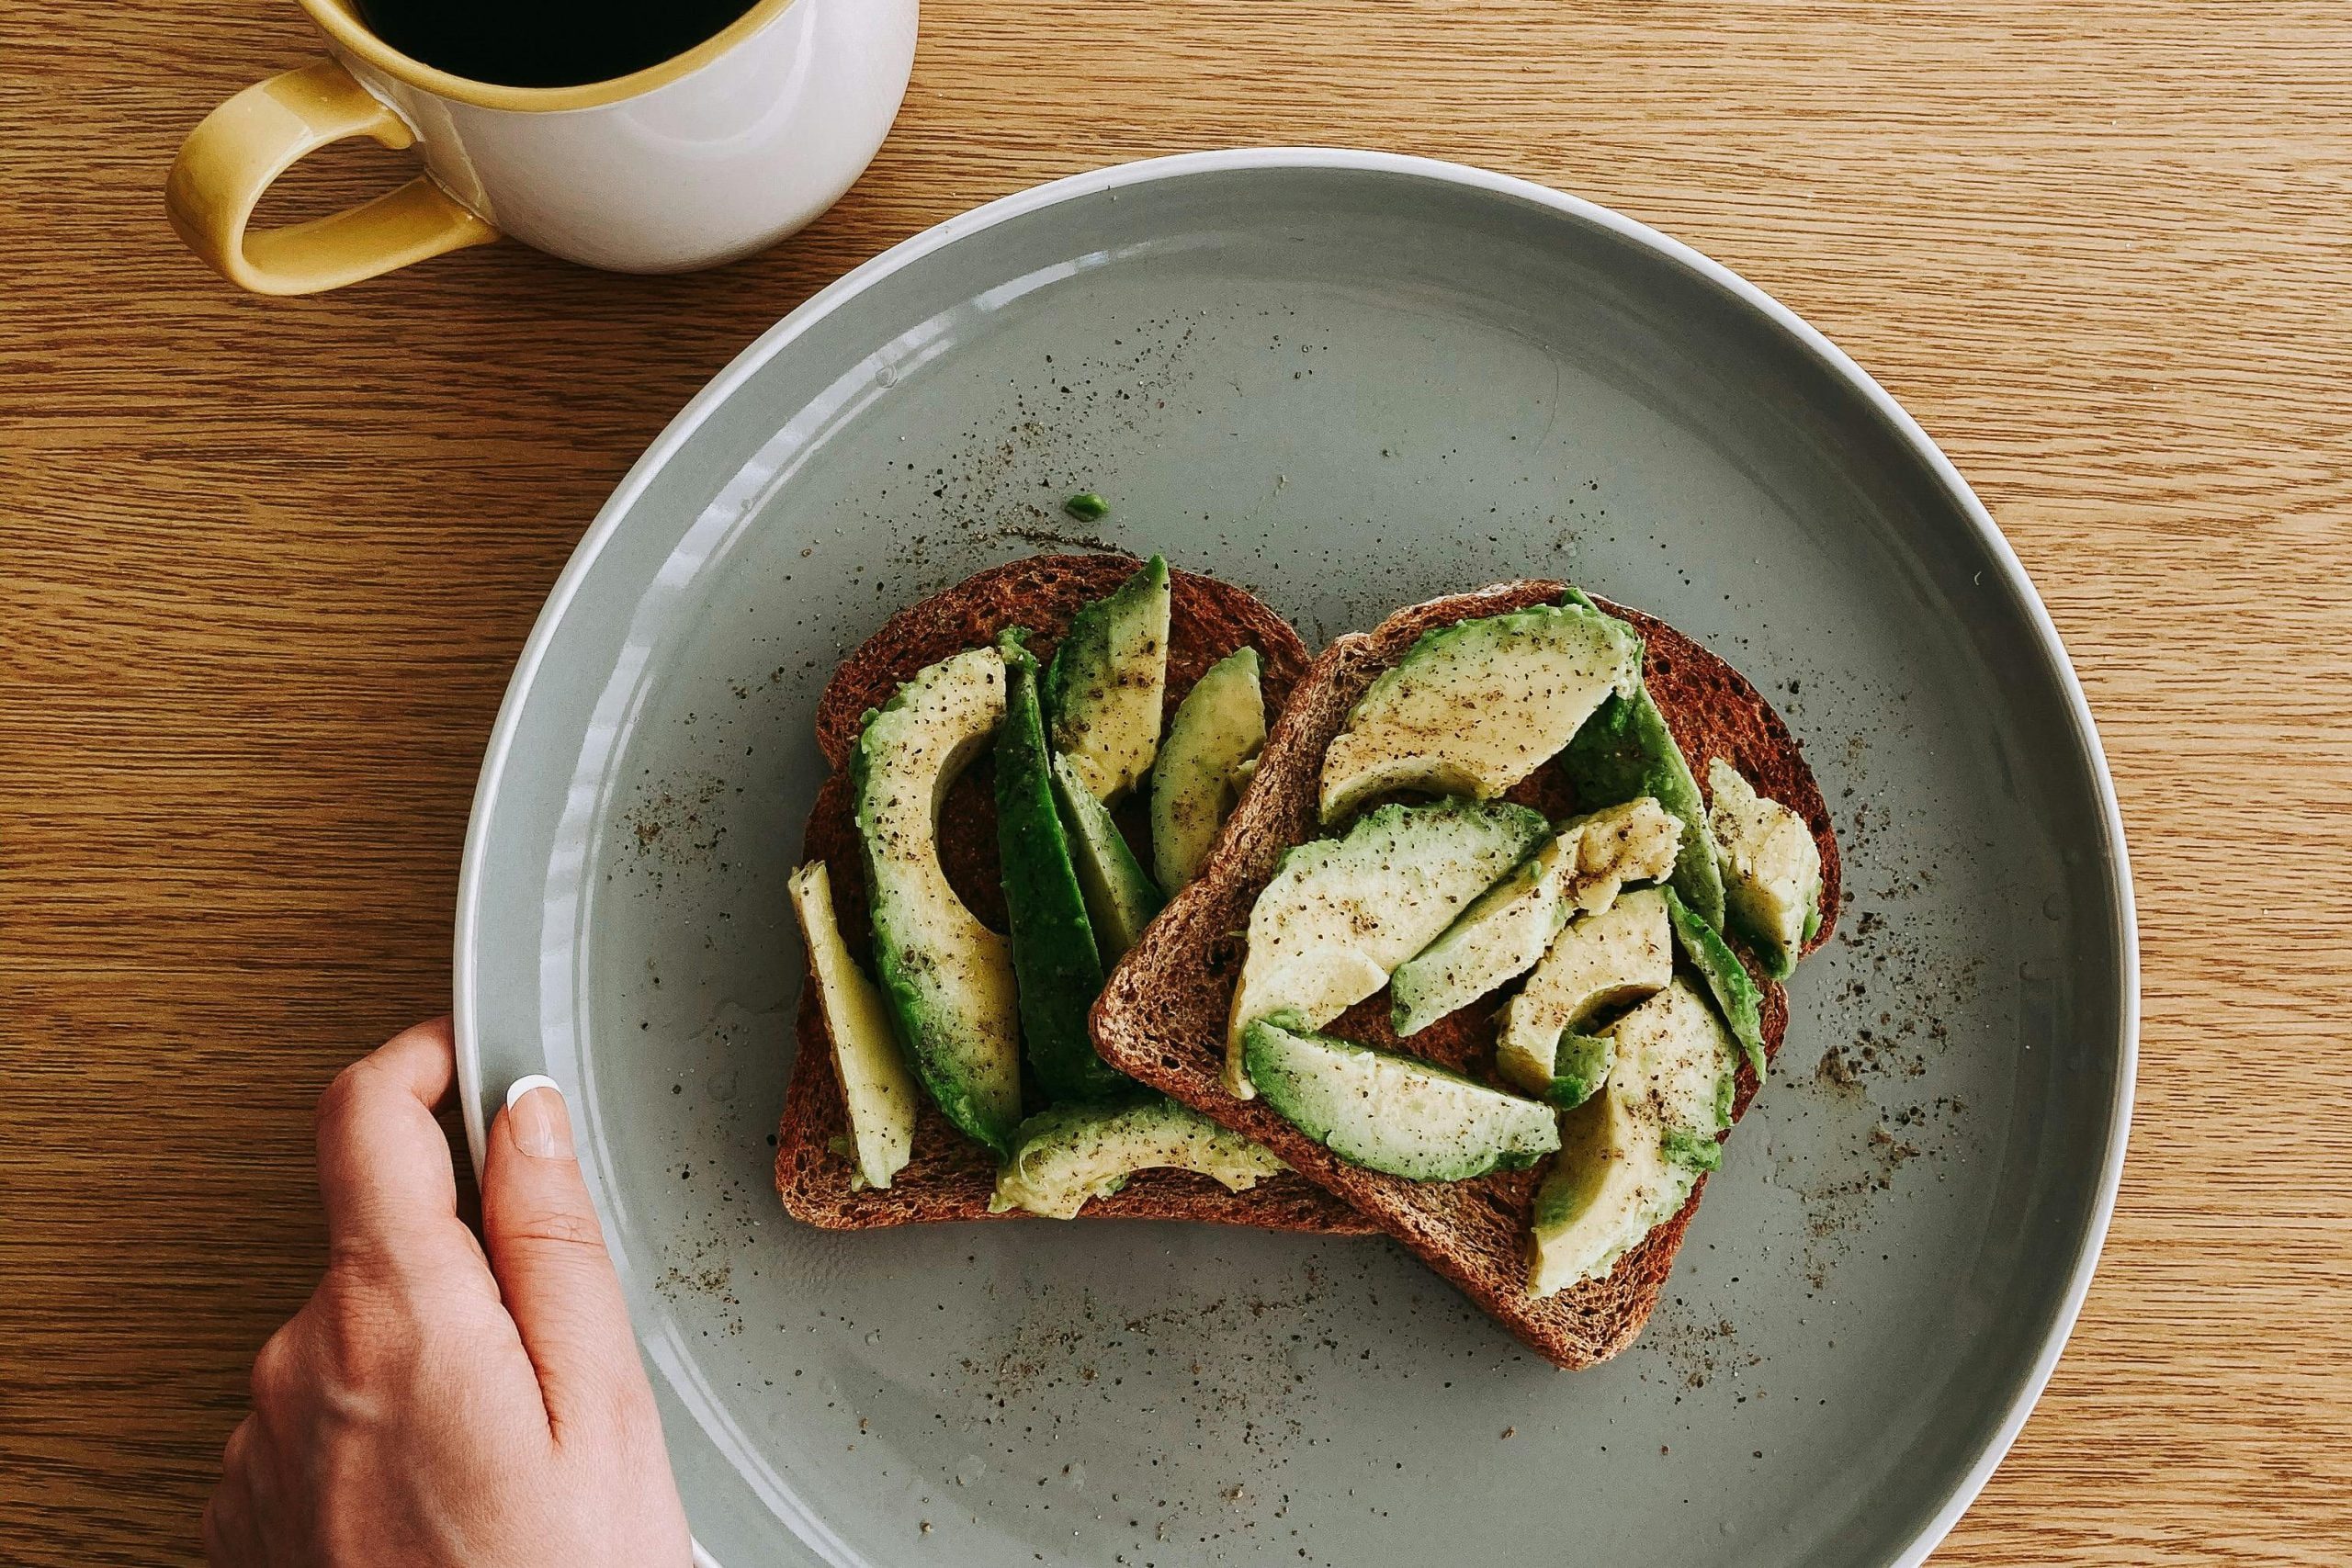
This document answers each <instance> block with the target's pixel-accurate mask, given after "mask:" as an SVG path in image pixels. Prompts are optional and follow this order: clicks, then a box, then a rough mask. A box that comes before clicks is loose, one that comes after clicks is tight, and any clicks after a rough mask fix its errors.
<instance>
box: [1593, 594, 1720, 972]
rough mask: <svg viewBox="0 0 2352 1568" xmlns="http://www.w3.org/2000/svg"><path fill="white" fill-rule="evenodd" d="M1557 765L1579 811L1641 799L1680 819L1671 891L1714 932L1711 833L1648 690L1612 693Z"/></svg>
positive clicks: (1716, 886) (1687, 768)
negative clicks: (1646, 798)
mask: <svg viewBox="0 0 2352 1568" xmlns="http://www.w3.org/2000/svg"><path fill="white" fill-rule="evenodd" d="M1616 624H1617V625H1620V626H1622V625H1623V624H1624V623H1623V622H1618V623H1616ZM1560 765H1561V767H1562V768H1563V769H1564V770H1565V771H1566V773H1567V777H1568V784H1569V785H1570V787H1572V788H1573V789H1574V790H1575V791H1576V796H1577V806H1578V807H1582V808H1584V809H1586V810H1592V809H1595V808H1597V807H1603V806H1614V805H1616V804H1617V803H1618V802H1620V801H1626V800H1634V799H1638V798H1639V797H1641V796H1643V795H1653V796H1655V797H1656V798H1657V803H1658V804H1659V805H1660V806H1663V807H1666V809H1667V810H1668V811H1669V812H1671V813H1673V814H1674V815H1675V816H1676V817H1677V818H1680V819H1681V822H1682V840H1681V844H1680V846H1679V848H1678V849H1677V851H1676V852H1675V862H1674V878H1673V880H1674V888H1675V891H1676V892H1678V893H1679V894H1681V895H1682V901H1683V902H1684V903H1686V904H1688V905H1690V906H1691V908H1692V909H1694V910H1696V911H1697V912H1698V914H1699V917H1700V919H1703V920H1705V921H1706V922H1707V923H1708V924H1709V925H1711V926H1713V927H1714V928H1715V929H1716V930H1718V931H1720V930H1722V929H1723V923H1724V878H1723V870H1722V868H1721V867H1720V866H1719V865H1717V863H1716V855H1717V850H1716V848H1715V838H1714V834H1713V832H1711V831H1710V830H1709V829H1708V827H1707V807H1706V802H1705V801H1704V800H1703V799H1702V798H1701V797H1700V795H1699V781H1698V780H1697V779H1695V778H1693V777H1692V776H1691V764H1690V762H1689V761H1687V760H1686V759H1685V758H1684V757H1683V755H1682V749H1681V748H1680V747H1679V746H1678V745H1676V744H1675V740H1674V732H1673V730H1671V729H1670V728H1668V726H1667V722H1666V716H1665V715H1664V714H1662V713H1660V712H1659V711H1658V706H1657V703H1656V702H1655V701H1653V700H1652V699H1651V697H1650V692H1649V688H1648V687H1647V686H1637V687H1635V689H1634V694H1633V695H1632V696H1631V697H1625V696H1619V695H1614V694H1612V695H1611V697H1610V698H1609V700H1608V701H1607V702H1604V703H1602V704H1601V705H1600V709H1599V711H1597V712H1595V713H1594V714H1593V716H1591V717H1590V718H1589V719H1588V720H1586V722H1585V725H1584V728H1581V729H1579V730H1577V734H1576V739H1573V740H1571V741H1569V742H1568V746H1567V750H1566V751H1564V752H1562V753H1561V756H1560Z"/></svg>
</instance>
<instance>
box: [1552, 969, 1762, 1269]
mask: <svg viewBox="0 0 2352 1568" xmlns="http://www.w3.org/2000/svg"><path fill="white" fill-rule="evenodd" d="M1604 1033H1605V1034H1606V1035H1607V1036H1608V1037H1609V1038H1610V1040H1611V1045H1612V1052H1613V1058H1614V1059H1613V1060H1612V1061H1611V1065H1610V1068H1609V1077H1608V1081H1607V1083H1606V1084H1605V1085H1604V1086H1603V1087H1602V1089H1601V1091H1600V1093H1599V1094H1597V1095H1595V1096H1593V1097H1592V1098H1591V1099H1590V1100H1588V1101H1586V1102H1585V1103H1584V1104H1582V1105H1580V1106H1578V1107H1577V1108H1576V1109H1575V1110H1573V1111H1568V1112H1567V1113H1566V1114H1565V1115H1563V1116H1562V1117H1561V1118H1560V1144H1561V1146H1560V1157H1559V1158H1557V1159H1555V1160H1554V1161H1553V1162H1552V1168H1551V1169H1550V1170H1549V1171H1548V1172H1546V1173H1545V1175H1544V1182H1543V1185H1542V1186H1540V1187H1538V1188H1537V1189H1536V1193H1535V1213H1534V1217H1533V1222H1532V1228H1531V1231H1530V1235H1529V1241H1528V1277H1527V1289H1528V1293H1529V1294H1530V1295H1532V1296H1545V1295H1549V1294H1551V1293H1552V1292H1555V1291H1557V1290H1560V1289H1562V1288H1564V1287H1566V1286H1568V1285H1572V1284H1575V1283H1576V1282H1577V1281H1578V1280H1589V1279H1599V1278H1600V1277H1601V1276H1603V1275H1605V1274H1607V1273H1608V1272H1609V1270H1610V1269H1611V1268H1613V1267H1614V1266H1615V1265H1616V1262H1617V1259H1618V1258H1622V1257H1623V1256H1624V1255H1625V1253H1626V1252H1627V1251H1629V1250H1630V1249H1632V1248H1633V1247H1636V1246H1638V1245H1639V1244H1640V1242H1641V1240H1642V1238H1643V1237H1644V1236H1646V1235H1649V1233H1650V1232H1651V1231H1652V1230H1653V1229H1655V1228H1656V1227H1657V1225H1659V1224H1662V1223H1664V1222H1665V1221H1667V1220H1669V1219H1671V1218H1673V1217H1674V1215H1675V1214H1676V1213H1679V1212H1680V1210H1681V1208H1682V1205H1683V1203H1684V1202H1685V1201H1688V1200H1689V1198H1690V1196H1691V1189H1692V1188H1693V1187H1694V1186H1695V1185H1696V1184H1697V1182H1698V1179H1699V1176H1700V1174H1701V1173H1702V1171H1706V1170H1713V1169H1714V1168H1716V1167H1717V1166H1718V1165H1720V1164H1721V1163H1722V1158H1723V1153H1722V1147H1721V1145H1720V1144H1719V1143H1718V1142H1717V1140H1716V1134H1718V1133H1720V1132H1722V1131H1723V1130H1724V1128H1725V1127H1728V1126H1729V1125H1730V1124H1731V1099H1732V1085H1733V1074H1734V1072H1735V1071H1736V1063H1737V1056H1736V1054H1735V1053H1736V1046H1735V1045H1734V1043H1733V1042H1732V1038H1731V1035H1730V1034H1729V1032H1726V1031H1725V1030H1724V1025H1723V1021H1722V1020H1721V1019H1720V1018H1718V1017H1717V1016H1716V1014H1715V1010H1714V1009H1713V1008H1712V1007H1710V1006H1708V1005H1707V1002H1706V1000H1705V999H1704V998H1702V997H1701V996H1700V995H1699V993H1698V992H1697V991H1695V990H1693V989H1692V988H1691V985H1690V983H1689V982H1688V981H1686V980H1682V979H1679V978H1677V979H1675V980H1674V981H1672V982H1671V983H1669V984H1668V986H1667V987H1666V988H1665V989H1664V990H1662V991H1660V992H1658V993H1657V995H1656V996H1654V997H1652V998H1649V1000H1647V1001H1645V1002H1643V1003H1642V1004H1641V1005H1639V1006H1638V1007H1636V1008H1634V1010H1632V1011H1630V1012H1628V1013H1626V1014H1625V1015H1624V1017H1623V1018H1621V1019H1619V1020H1618V1021H1616V1022H1615V1023H1614V1024H1612V1025H1611V1026H1610V1027H1609V1028H1608V1029H1607V1030H1606V1031H1604Z"/></svg>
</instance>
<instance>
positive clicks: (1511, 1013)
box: [1495, 887, 1674, 1100]
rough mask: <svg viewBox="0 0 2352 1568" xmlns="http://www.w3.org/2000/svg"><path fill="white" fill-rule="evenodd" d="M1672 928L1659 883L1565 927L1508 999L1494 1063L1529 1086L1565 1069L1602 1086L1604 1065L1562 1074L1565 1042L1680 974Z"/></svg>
mask: <svg viewBox="0 0 2352 1568" xmlns="http://www.w3.org/2000/svg"><path fill="white" fill-rule="evenodd" d="M1671 932H1672V928H1671V920H1670V919H1669V915H1668V908H1667V902H1666V894H1665V892H1664V891H1663V890H1662V889H1659V888H1656V887H1645V888H1643V889H1641V890H1640V891H1638V892H1634V893H1627V894H1623V895H1622V896H1621V897H1618V898H1617V900H1616V901H1615V902H1613V903H1611V905H1610V906H1609V908H1606V909H1603V910H1601V911H1600V913H1599V914H1594V915H1587V916H1585V917H1583V918H1582V919H1577V920H1572V921H1570V922H1569V923H1568V924H1567V925H1566V926H1565V927H1563V928H1562V929H1561V931H1560V934H1559V935H1558V936H1556V937H1555V938H1554V939H1553V941H1552V945H1551V946H1550V947H1549V948H1547V949H1545V950H1544V957H1543V959H1542V960H1541V961H1540V962H1539V963H1538V964H1536V965H1535V968H1534V969H1533V971H1532V973H1530V974H1529V975H1528V976H1527V984H1525V985H1524V986H1521V987H1520V989H1519V994H1518V995H1517V996H1515V997H1513V998H1511V999H1510V1001H1509V1002H1508V1003H1506V1004H1504V1007H1503V1010H1502V1015H1501V1020H1500V1023H1501V1028H1500V1030H1499V1032H1498V1033H1497V1035H1496V1038H1495V1070H1496V1071H1497V1072H1498V1073H1499V1074H1501V1076H1502V1077H1503V1078H1504V1080H1505V1081H1506V1082H1509V1083H1510V1084H1513V1085H1515V1086H1516V1087H1518V1088H1520V1089H1524V1090H1526V1091H1527V1092H1528V1093H1530V1094H1550V1093H1551V1092H1553V1086H1554V1084H1555V1081H1556V1080H1557V1079H1558V1078H1560V1077H1563V1076H1577V1077H1589V1080H1590V1081H1589V1083H1588V1084H1587V1086H1586V1087H1587V1090H1588V1092H1589V1089H1592V1088H1597V1087H1599V1082H1600V1075H1599V1074H1598V1073H1592V1074H1589V1075H1588V1074H1581V1073H1579V1074H1572V1075H1564V1074H1563V1072H1562V1071H1561V1068H1560V1058H1561V1055H1562V1054H1563V1053H1564V1052H1565V1051H1566V1043H1567V1041H1568V1039H1570V1038H1572V1037H1573V1036H1575V1035H1576V1034H1577V1032H1579V1031H1581V1030H1582V1029H1583V1028H1584V1027H1585V1025H1587V1024H1589V1022H1591V1021H1592V1020H1593V1019H1594V1018H1595V1017H1597V1016H1598V1015H1599V1014H1600V1013H1601V1012H1602V1011H1604V1010H1607V1009H1609V1008H1612V1007H1618V1006H1622V1005H1623V1004H1624V1003H1627V1002H1631V1001H1636V1000H1639V999H1640V998H1644V997H1647V996H1650V995H1652V994H1653V993H1655V992H1657V991H1661V990H1664V989H1665V988H1666V986H1667V983H1668V981H1670V980H1672V979H1673V978H1674V939H1673V936H1672V934H1671ZM1604 1065H1605V1064H1604ZM1576 1098H1577V1100H1582V1099H1584V1098H1585V1096H1584V1095H1577V1096H1576Z"/></svg>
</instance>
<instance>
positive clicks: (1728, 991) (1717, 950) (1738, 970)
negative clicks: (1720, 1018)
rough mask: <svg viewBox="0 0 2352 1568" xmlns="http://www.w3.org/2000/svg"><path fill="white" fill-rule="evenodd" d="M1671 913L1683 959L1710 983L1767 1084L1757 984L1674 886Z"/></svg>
mask: <svg viewBox="0 0 2352 1568" xmlns="http://www.w3.org/2000/svg"><path fill="white" fill-rule="evenodd" d="M1665 892H1666V903H1667V913H1668V917H1669V918H1670V919H1672V920H1673V922H1674V943H1675V945H1676V946H1677V947H1679V948H1680V949H1681V950H1682V956H1683V957H1684V958H1685V959H1686V960H1688V961H1689V963H1690V964H1691V968H1693V969H1695V970H1697V971H1698V973H1699V978H1701V979H1702V980H1704V981H1705V982H1706V983H1707V990H1708V992H1709V994H1711V995H1712V996H1713V998H1715V1008H1716V1010H1718V1011H1720V1012H1721V1013H1722V1014H1723V1015H1724V1022H1726V1023H1728V1024H1730V1025H1731V1033H1732V1038H1733V1039H1735V1040H1736V1041H1738V1042H1739V1048H1740V1050H1741V1051H1743V1052H1744V1053H1746V1054H1747V1065H1748V1066H1751V1067H1754V1068H1755V1069H1756V1079H1757V1082H1758V1083H1759V1084H1760V1083H1761V1082H1763V1081H1764V1074H1765V1070H1766V1065H1765V1055H1764V998H1763V997H1762V996H1761V995H1760V994H1758V991H1757V989H1756V982H1755V981H1754V980H1752V979H1750V978H1748V975H1747V966H1746V965H1744V964H1741V963H1740V961H1739V955H1738V954H1737V953H1734V952H1732V950H1731V944H1730V943H1728V942H1724V939H1723V938H1722V936H1721V935H1719V934H1718V933H1717V932H1716V931H1715V928H1714V927H1713V926H1711V925H1709V924H1708V923H1707V922H1706V921H1704V920H1702V919H1700V918H1699V916H1698V912H1697V911H1696V910H1694V909H1692V908H1691V906H1690V905H1688V904H1685V903H1684V902H1683V901H1682V897H1681V895H1680V894H1679V893H1677V892H1675V890H1674V889H1673V888H1671V887H1668V888H1667V889H1666V890H1665Z"/></svg>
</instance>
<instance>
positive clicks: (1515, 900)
mask: <svg viewBox="0 0 2352 1568" xmlns="http://www.w3.org/2000/svg"><path fill="white" fill-rule="evenodd" d="M1574 858H1575V850H1574V848H1573V847H1572V846H1568V847H1564V846H1563V845H1562V843H1561V840H1558V839H1546V840H1544V842H1543V843H1542V844H1541V845H1539V846H1538V847H1537V848H1536V851H1535V852H1534V853H1533V854H1532V855H1530V856H1528V857H1527V859H1525V860H1523V861H1521V862H1520V863H1518V864H1517V865H1515V866H1513V867H1511V869H1510V872H1509V874H1506V875H1505V876H1504V877H1503V879H1502V880H1501V881H1500V882H1498V883H1496V884H1495V885H1494V886H1492V887H1489V888H1487V890H1486V891H1485V892H1484V893H1481V894H1479V895H1478V897H1477V898H1476V901H1474V902H1473V903H1472V904H1471V906H1470V907H1469V908H1466V909H1464V910H1463V911H1462V913H1461V914H1460V915H1458V916H1456V917H1455V918H1454V921H1453V924H1452V925H1450V926H1448V927H1446V928H1445V931H1443V933H1442V934H1441V935H1440V936H1439V937H1438V939H1437V940H1436V941H1435V942H1431V943H1430V944H1429V945H1428V946H1427V947H1425V948H1423V949H1421V951H1420V952H1419V953H1415V954H1414V955H1413V956H1412V957H1410V958H1408V959H1407V960H1405V962H1404V963H1402V964H1398V965H1397V972H1396V973H1395V974H1394V975H1391V976H1389V977H1388V998H1389V1017H1390V1021H1392V1022H1393V1023H1394V1025H1395V1027H1396V1030H1397V1033H1398V1034H1399V1035H1412V1034H1418V1033H1419V1032H1421V1031H1422V1030H1424V1029H1427V1028H1428V1027H1429V1026H1430V1024H1432V1023H1435V1022H1436V1021H1438V1020H1439V1019H1442V1018H1443V1017H1444V1016H1445V1015H1446V1014H1448V1013H1450V1012H1452V1011H1453V1010H1455V1009H1456V1008H1462V1007H1467V1006H1468V1005H1469V1004H1470V1003H1472V1002H1474V1001H1476V1000H1477V999H1478V998H1480V997H1483V996H1485V995H1486V994H1487V992H1488V991H1491V990H1493V989H1494V988H1495V987H1497V986H1499V985H1501V984H1502V983H1503V982H1504V981H1506V980H1508V979H1510V977H1511V976H1514V975H1517V974H1519V973H1521V971H1523V970H1525V969H1526V968H1527V967H1528V966H1529V965H1530V964H1533V963H1534V962H1535V961H1536V960H1537V959H1539V958H1541V957H1543V956H1544V948H1545V946H1547V945H1548V944H1549V943H1550V942H1551V940H1552V933H1553V932H1554V931H1558V930H1559V929H1560V922H1561V921H1562V920H1563V919H1566V916H1567V906H1566V904H1565V903H1564V902H1563V901H1562V899H1561V897H1560V886H1561V882H1562V880H1563V879H1562V877H1561V874H1560V869H1561V867H1562V866H1563V865H1564V864H1565V863H1567V862H1569V861H1571V860H1573V859H1574Z"/></svg>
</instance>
